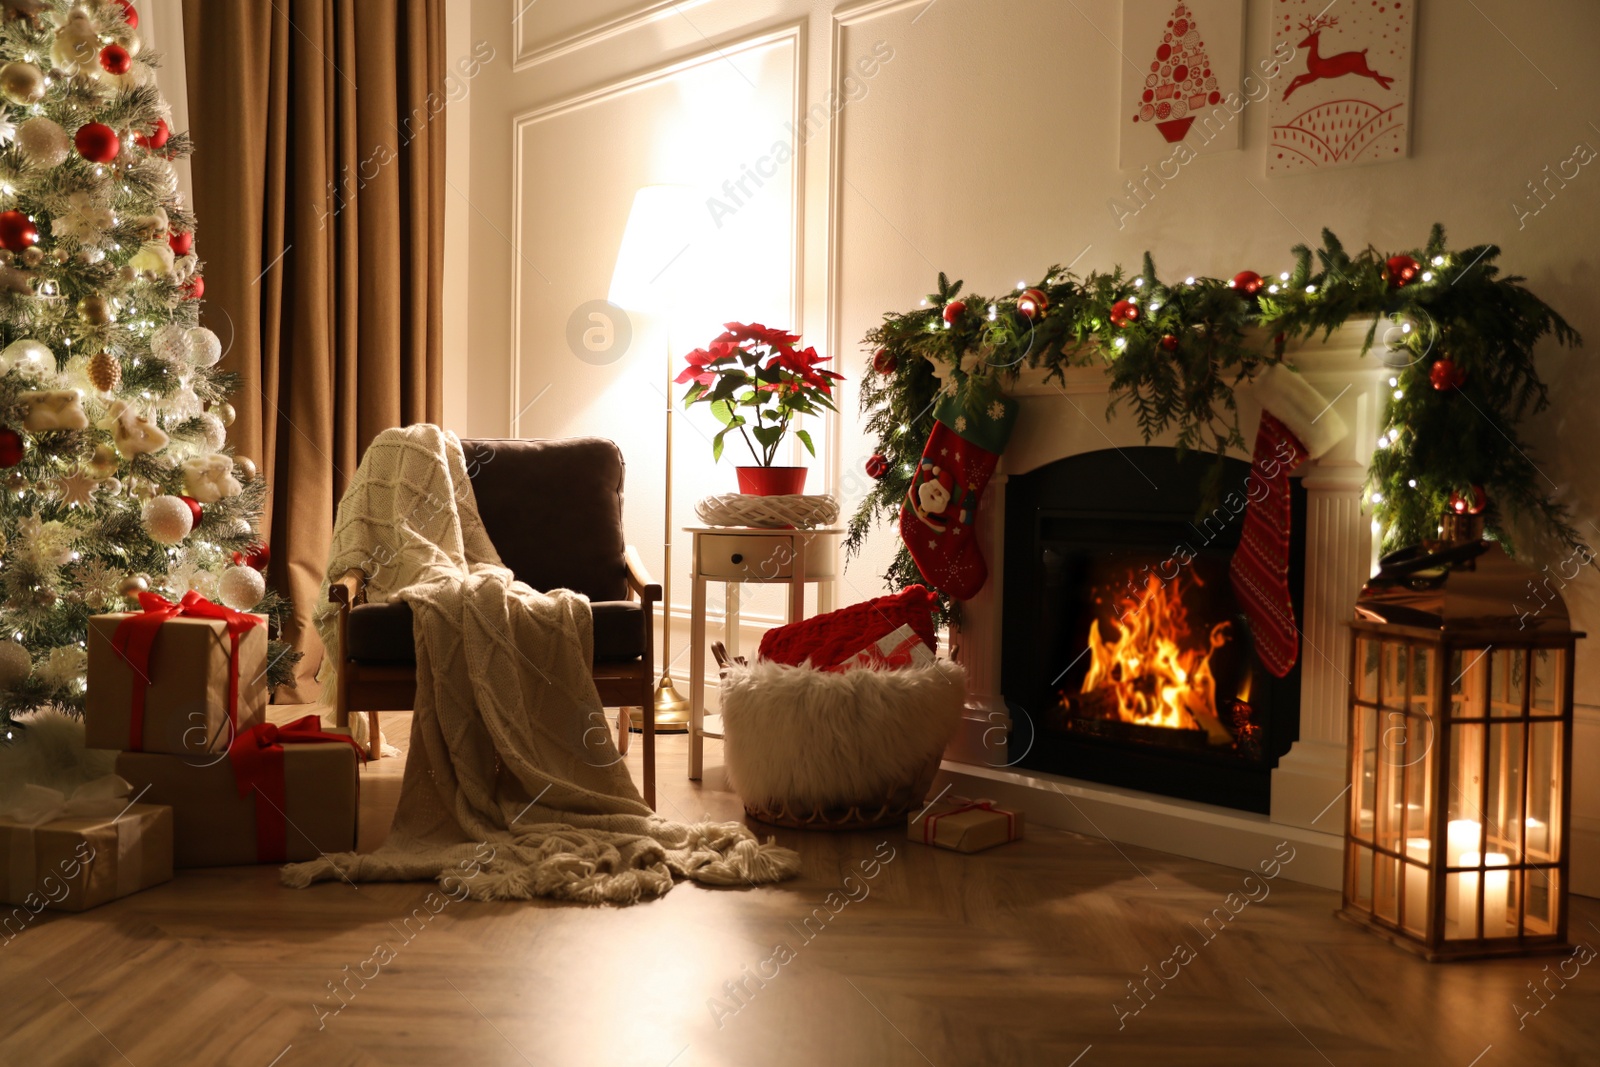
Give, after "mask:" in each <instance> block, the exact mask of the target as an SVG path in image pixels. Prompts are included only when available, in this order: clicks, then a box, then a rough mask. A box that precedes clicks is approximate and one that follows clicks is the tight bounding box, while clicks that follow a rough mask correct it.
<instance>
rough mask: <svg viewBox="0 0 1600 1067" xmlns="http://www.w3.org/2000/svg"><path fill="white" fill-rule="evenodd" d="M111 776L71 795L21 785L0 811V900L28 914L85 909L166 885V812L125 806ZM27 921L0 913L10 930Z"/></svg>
mask: <svg viewBox="0 0 1600 1067" xmlns="http://www.w3.org/2000/svg"><path fill="white" fill-rule="evenodd" d="M128 792H129V789H128V783H127V782H124V781H122V780H121V779H119V778H116V777H115V776H112V777H109V778H102V779H98V780H96V781H94V782H90V783H89V784H87V785H85V786H83V787H81V788H80V789H79V790H78V791H77V792H75V793H74V794H73V795H72V796H71V797H68V796H66V795H64V794H62V793H59V792H57V791H55V790H53V789H45V788H43V787H41V786H24V787H23V790H22V793H21V795H20V796H19V797H17V798H16V799H15V800H14V801H13V803H11V804H10V805H8V806H7V808H6V810H5V811H0V901H3V902H4V903H5V904H7V905H11V906H14V907H15V908H16V909H18V911H20V910H22V909H26V910H27V911H28V912H29V913H31V914H37V913H38V912H40V911H42V910H44V909H46V908H48V909H50V910H52V911H88V910H89V909H90V908H98V907H99V906H100V905H102V904H108V903H110V902H111V901H113V900H118V899H120V898H122V897H126V896H131V895H133V894H134V893H137V892H139V891H140V890H144V889H149V888H150V887H152V886H156V885H160V884H161V883H162V882H168V881H171V880H172V809H171V808H166V807H160V806H158V805H155V804H131V805H130V804H129V803H128ZM18 923H21V924H22V925H26V922H25V917H20V916H18V915H17V914H16V912H9V911H8V912H7V913H4V914H0V925H3V926H4V927H5V928H6V929H5V932H6V933H10V932H11V927H13V926H15V925H17V924H18Z"/></svg>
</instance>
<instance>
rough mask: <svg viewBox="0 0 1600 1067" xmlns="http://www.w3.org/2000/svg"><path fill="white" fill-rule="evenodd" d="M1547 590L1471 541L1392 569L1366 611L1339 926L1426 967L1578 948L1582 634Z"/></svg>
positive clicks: (1414, 555)
mask: <svg viewBox="0 0 1600 1067" xmlns="http://www.w3.org/2000/svg"><path fill="white" fill-rule="evenodd" d="M1447 536H1448V535H1447ZM1549 579H1550V576H1549V575H1545V574H1536V573H1535V572H1534V571H1532V570H1529V569H1528V568H1525V567H1523V566H1521V565H1519V564H1517V563H1516V562H1514V561H1513V560H1512V559H1511V558H1510V557H1509V556H1507V555H1506V554H1505V552H1504V551H1503V550H1502V549H1501V548H1499V547H1498V546H1497V545H1490V544H1487V543H1485V542H1482V541H1480V540H1478V539H1477V538H1476V537H1475V536H1473V537H1469V538H1466V539H1462V540H1459V541H1456V542H1454V543H1452V542H1449V541H1446V542H1445V543H1443V544H1441V545H1430V546H1428V548H1426V549H1418V550H1413V551H1411V552H1409V553H1405V554H1401V555H1400V556H1399V557H1390V558H1389V559H1386V560H1385V566H1384V568H1383V570H1382V571H1381V572H1380V574H1379V576H1378V577H1376V578H1374V579H1373V580H1372V582H1371V583H1369V584H1368V586H1367V587H1366V588H1365V589H1364V590H1362V593H1361V596H1360V598H1359V600H1358V601H1357V604H1356V620H1355V621H1354V622H1352V623H1351V624H1350V625H1351V628H1352V630H1353V631H1354V640H1353V641H1352V642H1351V643H1352V646H1353V659H1352V669H1351V673H1350V683H1351V684H1350V712H1351V728H1350V778H1349V781H1350V794H1349V795H1350V804H1349V821H1348V825H1347V829H1346V834H1345V869H1344V907H1343V908H1342V909H1341V910H1340V912H1339V914H1340V916H1341V917H1343V918H1345V919H1348V920H1350V921H1351V922H1354V923H1356V924H1358V925H1361V926H1365V927H1367V928H1368V929H1370V930H1372V931H1373V932H1374V933H1377V934H1379V935H1381V936H1383V937H1385V938H1387V939H1389V940H1390V941H1393V942H1394V943H1395V944H1398V945H1401V946H1402V947H1405V948H1408V949H1410V950H1412V951H1414V952H1417V953H1419V954H1420V955H1423V956H1425V957H1426V958H1427V959H1429V960H1453V959H1463V958H1468V957H1484V956H1512V955H1528V954H1533V953H1537V952H1547V951H1550V952H1553V951H1560V950H1562V949H1563V948H1566V947H1568V946H1567V895H1568V880H1567V870H1568V836H1569V826H1570V813H1571V803H1572V790H1571V782H1572V775H1571V768H1572V671H1573V651H1574V646H1575V642H1576V641H1577V639H1578V638H1581V637H1583V636H1584V635H1583V634H1580V633H1574V632H1573V629H1572V626H1571V621H1570V619H1569V618H1568V615H1567V609H1566V605H1565V604H1564V603H1563V602H1562V600H1561V597H1560V596H1559V595H1558V594H1556V593H1555V592H1554V590H1553V589H1552V588H1551V584H1552V583H1551V582H1550V580H1549ZM1530 590H1531V591H1532V592H1530Z"/></svg>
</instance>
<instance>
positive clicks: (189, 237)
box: [167, 233, 194, 256]
mask: <svg viewBox="0 0 1600 1067" xmlns="http://www.w3.org/2000/svg"><path fill="white" fill-rule="evenodd" d="M167 244H169V245H170V246H172V254H173V255H175V256H186V255H188V254H189V253H190V252H193V251H194V234H192V233H173V235H172V236H171V237H168V238H167Z"/></svg>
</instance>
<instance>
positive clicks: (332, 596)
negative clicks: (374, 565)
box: [328, 567, 367, 610]
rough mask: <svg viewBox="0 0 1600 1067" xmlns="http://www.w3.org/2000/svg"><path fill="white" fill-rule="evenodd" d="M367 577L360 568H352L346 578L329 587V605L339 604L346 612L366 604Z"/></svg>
mask: <svg viewBox="0 0 1600 1067" xmlns="http://www.w3.org/2000/svg"><path fill="white" fill-rule="evenodd" d="M366 599H367V575H366V572H365V571H363V570H362V569H361V568H360V567H351V568H350V569H349V570H347V571H345V572H344V577H342V578H340V579H339V580H338V581H336V582H334V583H333V584H332V585H330V586H329V587H328V603H330V604H338V605H339V606H340V607H341V608H344V609H346V610H348V609H350V608H352V607H354V606H355V605H357V604H363V603H366Z"/></svg>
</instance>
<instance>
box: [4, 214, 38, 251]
mask: <svg viewBox="0 0 1600 1067" xmlns="http://www.w3.org/2000/svg"><path fill="white" fill-rule="evenodd" d="M38 243H39V228H38V227H37V226H35V225H34V224H33V220H32V219H30V218H28V216H27V215H25V214H23V213H22V212H20V211H0V248H4V249H5V250H6V251H8V252H26V251H27V250H28V249H30V248H32V247H33V246H34V245H36V244H38Z"/></svg>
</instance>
